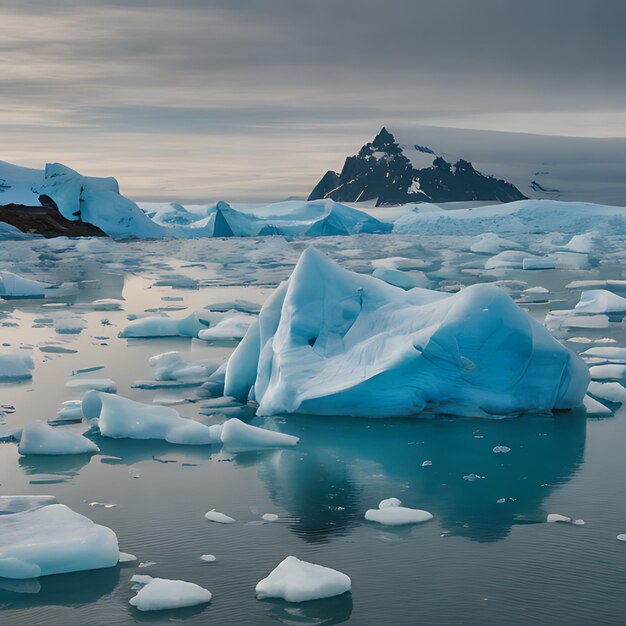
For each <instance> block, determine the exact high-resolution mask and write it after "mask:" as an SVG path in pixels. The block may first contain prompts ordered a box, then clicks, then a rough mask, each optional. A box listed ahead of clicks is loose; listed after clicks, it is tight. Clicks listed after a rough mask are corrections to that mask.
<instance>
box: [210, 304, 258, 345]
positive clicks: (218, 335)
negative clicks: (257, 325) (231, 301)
mask: <svg viewBox="0 0 626 626" xmlns="http://www.w3.org/2000/svg"><path fill="white" fill-rule="evenodd" d="M256 319H257V316H256V315H250V314H247V313H238V312H236V311H232V312H229V313H226V314H225V315H224V316H223V317H222V319H221V320H220V321H219V322H217V324H215V325H214V326H210V327H209V328H203V329H202V330H201V331H200V332H199V333H198V339H202V340H203V341H220V340H233V339H241V338H242V337H243V336H244V335H245V334H246V332H247V331H248V328H250V326H251V325H252V324H253V323H254V322H255V321H256Z"/></svg>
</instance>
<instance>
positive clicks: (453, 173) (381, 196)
mask: <svg viewBox="0 0 626 626" xmlns="http://www.w3.org/2000/svg"><path fill="white" fill-rule="evenodd" d="M405 148H406V146H405V147H403V146H401V145H399V144H398V142H397V141H396V139H395V137H394V136H393V135H392V134H391V133H390V132H389V131H388V130H387V129H386V128H385V127H383V128H382V129H381V130H380V132H379V133H378V134H377V135H376V137H374V140H373V141H371V142H370V143H366V144H365V145H364V146H363V147H362V148H361V149H360V150H359V153H358V154H357V155H354V156H349V157H347V158H346V161H345V163H344V166H343V169H342V170H341V173H338V172H333V171H328V172H326V174H324V176H323V177H322V179H321V180H320V181H319V183H317V185H316V186H315V188H314V189H313V191H312V192H311V194H310V195H309V200H318V199H320V198H332V199H333V200H336V201H339V202H361V201H366V200H376V205H377V206H381V205H388V204H403V203H405V202H455V201H462V200H479V201H494V200H495V201H500V202H512V201H514V200H524V199H526V196H524V195H523V194H522V193H521V192H520V191H519V189H517V187H515V186H514V185H512V184H511V183H508V182H506V181H504V180H500V179H498V178H494V177H493V176H485V175H484V174H481V173H480V172H479V171H478V170H476V169H475V168H474V167H473V166H472V164H471V163H470V162H469V161H465V160H463V159H459V160H458V161H456V163H454V164H452V163H449V162H448V161H446V160H445V159H444V158H443V157H442V156H440V155H437V154H436V153H435V152H434V151H433V150H431V149H430V148H428V147H426V146H419V145H415V146H412V148H414V150H412V151H411V154H412V156H414V158H413V159H409V158H407V156H406V155H405V152H404V149H405ZM413 152H414V153H415V155H413ZM416 157H418V158H416ZM417 162H419V164H420V165H426V167H423V166H422V167H418V166H417Z"/></svg>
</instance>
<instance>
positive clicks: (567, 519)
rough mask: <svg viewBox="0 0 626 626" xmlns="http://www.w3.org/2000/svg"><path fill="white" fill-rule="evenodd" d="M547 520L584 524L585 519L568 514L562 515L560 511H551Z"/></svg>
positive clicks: (576, 524) (550, 522)
mask: <svg viewBox="0 0 626 626" xmlns="http://www.w3.org/2000/svg"><path fill="white" fill-rule="evenodd" d="M546 522H547V523H548V524H557V523H560V524H574V526H584V525H585V520H582V519H572V518H571V517H568V516H567V515H561V514H560V513H549V514H548V516H547V517H546Z"/></svg>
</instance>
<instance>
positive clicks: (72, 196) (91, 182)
mask: <svg viewBox="0 0 626 626" xmlns="http://www.w3.org/2000/svg"><path fill="white" fill-rule="evenodd" d="M40 193H41V194H43V195H46V196H48V197H50V198H52V200H53V201H54V202H55V204H56V205H57V207H58V209H59V212H60V213H61V215H63V217H65V218H66V219H68V220H80V221H83V222H88V223H89V224H93V225H94V226H97V227H98V228H100V229H101V230H103V231H104V232H105V233H106V234H107V235H109V237H115V238H125V237H137V238H139V239H158V238H161V237H163V236H165V234H166V232H167V230H166V229H165V228H163V227H162V226H159V225H158V224H155V223H154V222H153V221H152V220H151V219H150V218H149V217H148V216H147V215H146V214H145V213H144V212H143V211H142V210H141V209H140V208H139V207H138V206H137V205H136V204H135V203H134V202H132V201H131V200H129V199H128V198H125V197H124V196H122V195H121V194H120V189H119V185H118V183H117V180H115V178H96V177H93V176H82V175H81V174H79V173H78V172H76V171H74V170H73V169H71V168H69V167H67V166H65V165H62V164H61V163H47V164H46V170H45V180H44V184H43V185H42V187H41V189H40Z"/></svg>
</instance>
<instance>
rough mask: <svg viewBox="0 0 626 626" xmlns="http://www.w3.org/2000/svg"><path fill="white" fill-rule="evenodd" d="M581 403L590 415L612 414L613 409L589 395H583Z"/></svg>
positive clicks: (604, 415) (603, 415) (606, 415)
mask: <svg viewBox="0 0 626 626" xmlns="http://www.w3.org/2000/svg"><path fill="white" fill-rule="evenodd" d="M583 405H584V407H585V410H586V411H587V415H589V416H591V417H609V416H611V415H613V411H611V409H609V407H608V406H604V404H602V403H601V402H598V401H597V400H594V399H593V398H592V397H591V396H585V397H584V399H583Z"/></svg>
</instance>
